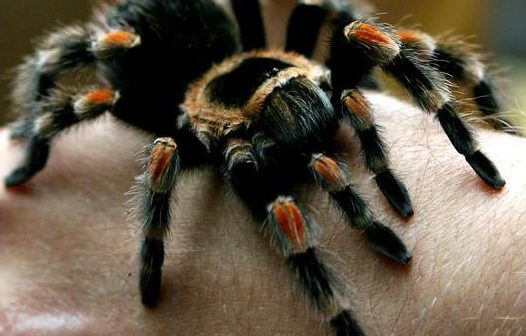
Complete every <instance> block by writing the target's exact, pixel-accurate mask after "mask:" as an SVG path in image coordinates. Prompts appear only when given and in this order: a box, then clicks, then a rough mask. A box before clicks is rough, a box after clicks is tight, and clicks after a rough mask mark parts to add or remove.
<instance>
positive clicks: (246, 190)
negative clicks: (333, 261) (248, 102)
mask: <svg viewBox="0 0 526 336" xmlns="http://www.w3.org/2000/svg"><path fill="white" fill-rule="evenodd" d="M260 140H261V138H260ZM256 152H257V151H256V150H254V148H253V147H252V146H251V144H250V143H248V142H247V141H242V140H232V141H230V142H229V143H228V144H227V148H226V150H225V167H226V169H225V171H224V172H225V175H226V178H227V179H228V180H229V181H230V183H231V185H232V187H233V188H234V190H235V191H236V192H237V194H238V195H239V196H240V197H241V198H242V199H243V201H244V202H245V203H246V204H247V205H248V206H249V208H250V209H251V210H252V211H253V213H254V214H255V215H256V217H258V218H259V219H260V220H262V221H263V225H262V230H263V232H264V234H265V236H267V237H268V238H269V240H270V243H271V245H272V247H273V248H274V249H275V250H276V251H277V252H278V253H279V254H280V255H282V256H283V257H284V258H285V260H286V263H287V265H288V266H289V268H290V269H291V270H292V272H293V273H294V274H295V276H296V278H297V280H298V283H299V284H300V285H301V286H302V288H303V291H304V293H305V295H306V296H307V297H308V298H309V299H310V301H311V302H312V304H313V305H314V306H316V307H317V308H318V309H319V310H320V311H321V312H322V313H324V314H326V315H327V316H329V317H330V318H331V320H330V324H331V326H332V327H333V329H334V330H335V332H336V334H337V335H364V333H363V331H362V329H361V328H360V326H359V325H358V323H357V322H356V320H355V318H354V315H353V313H352V311H351V310H350V309H349V308H347V302H346V295H347V292H346V286H345V284H344V283H343V282H342V281H341V279H340V278H339V277H338V276H337V275H336V273H335V272H334V270H333V269H332V268H331V267H329V266H328V265H326V264H325V263H324V262H323V260H322V258H321V257H320V255H319V253H318V251H317V245H318V237H317V236H318V235H317V234H318V232H319V229H318V227H317V225H316V223H315V221H314V220H313V219H312V218H310V217H309V216H308V215H307V214H306V213H305V211H304V210H303V209H302V207H301V206H300V205H299V204H298V203H297V202H296V200H295V199H294V198H293V197H292V196H290V194H289V193H287V190H286V189H288V187H287V186H284V185H283V184H282V183H275V182H274V181H273V180H272V177H271V176H267V175H268V174H266V172H265V171H264V170H262V169H261V167H262V166H263V165H262V164H261V163H260V162H257V161H256V160H258V157H257V153H256ZM238 167H240V168H241V169H239V168H238ZM250 168H251V169H252V172H248V170H249V169H250ZM247 177H251V178H250V179H247Z"/></svg>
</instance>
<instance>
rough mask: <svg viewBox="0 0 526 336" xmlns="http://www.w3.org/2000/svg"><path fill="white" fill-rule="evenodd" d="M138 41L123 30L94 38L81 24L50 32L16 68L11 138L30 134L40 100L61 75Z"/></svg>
mask: <svg viewBox="0 0 526 336" xmlns="http://www.w3.org/2000/svg"><path fill="white" fill-rule="evenodd" d="M139 44H140V38H139V37H138V36H137V35H135V34H132V33H130V32H127V31H122V30H115V31H110V32H105V33H101V34H100V36H98V37H97V38H96V39H94V37H93V36H92V34H90V32H88V31H87V30H86V29H85V28H83V27H81V26H68V27H65V28H62V29H60V30H57V31H56V32H53V33H51V34H49V35H48V36H47V37H46V38H45V39H44V40H43V42H42V43H40V45H39V46H38V52H37V53H36V54H35V55H33V56H32V57H29V58H27V59H26V60H25V62H24V63H23V64H22V65H21V66H20V67H19V69H18V73H17V78H16V81H15V83H16V85H15V88H14V90H13V100H14V102H15V104H16V106H17V107H18V108H20V109H21V111H22V116H21V117H20V119H19V120H17V121H16V122H15V123H14V125H13V127H12V128H11V138H12V139H29V138H30V137H31V136H32V133H33V131H32V129H33V126H34V125H33V124H34V122H35V120H36V118H38V117H39V116H40V115H41V114H42V111H41V104H39V102H40V101H43V100H45V99H46V98H47V97H48V96H49V94H50V92H51V91H52V90H53V89H54V88H56V87H57V81H58V79H59V78H60V76H61V75H63V74H66V73H68V72H72V71H76V70H79V69H81V68H84V67H87V66H90V65H93V64H94V63H95V62H96V61H97V60H100V59H105V58H108V57H112V56H114V55H116V54H118V53H120V52H122V51H124V50H127V49H129V48H133V47H135V46H137V45H139Z"/></svg>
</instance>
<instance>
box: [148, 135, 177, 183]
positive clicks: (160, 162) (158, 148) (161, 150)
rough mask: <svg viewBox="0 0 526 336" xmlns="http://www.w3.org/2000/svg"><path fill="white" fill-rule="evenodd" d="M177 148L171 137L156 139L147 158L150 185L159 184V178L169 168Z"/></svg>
mask: <svg viewBox="0 0 526 336" xmlns="http://www.w3.org/2000/svg"><path fill="white" fill-rule="evenodd" d="M176 150H177V145H176V144H175V142H174V141H173V140H172V139H171V138H161V139H157V140H156V141H155V143H154V147H153V149H152V152H151V153H150V158H149V160H148V173H149V177H150V185H151V186H152V188H153V189H155V188H156V187H157V186H159V184H160V182H161V178H162V177H163V175H164V173H165V172H166V171H167V170H168V169H169V166H170V162H171V158H172V156H173V155H174V153H175V151H176Z"/></svg>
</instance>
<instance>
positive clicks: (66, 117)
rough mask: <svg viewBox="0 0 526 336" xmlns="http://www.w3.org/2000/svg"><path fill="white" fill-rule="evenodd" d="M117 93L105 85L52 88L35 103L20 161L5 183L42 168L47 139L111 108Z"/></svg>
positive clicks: (19, 181)
mask: <svg viewBox="0 0 526 336" xmlns="http://www.w3.org/2000/svg"><path fill="white" fill-rule="evenodd" d="M118 98H119V94H118V92H115V91H113V90H111V89H108V88H97V89H90V90H86V89H83V90H77V91H67V90H63V89H58V88H57V89H53V90H51V92H50V93H49V97H47V98H46V99H45V100H44V101H41V102H40V103H39V105H40V106H39V109H40V110H41V111H40V115H38V116H35V119H34V120H33V122H32V124H33V127H32V129H31V130H29V131H30V132H31V133H30V134H28V135H27V136H28V138H29V141H28V144H27V146H26V149H25V158H24V161H23V163H22V164H21V165H20V166H19V167H18V168H16V169H15V170H14V171H13V172H12V173H11V174H9V175H8V176H7V177H6V178H5V185H6V186H7V187H10V186H15V185H19V184H22V183H24V182H26V181H27V180H29V179H30V178H31V177H33V176H34V175H35V174H36V173H37V172H39V171H40V170H41V169H43V168H44V166H45V165H46V162H47V160H48V157H49V150H50V148H49V147H50V142H51V140H52V139H53V137H55V136H56V135H57V134H58V133H60V132H62V131H63V130H65V129H67V128H69V127H71V126H73V125H75V124H78V123H80V122H82V121H86V120H90V119H93V118H96V117H98V116H99V115H101V114H103V113H104V112H106V111H108V110H111V109H112V107H113V105H114V104H115V102H116V101H117V100H118Z"/></svg>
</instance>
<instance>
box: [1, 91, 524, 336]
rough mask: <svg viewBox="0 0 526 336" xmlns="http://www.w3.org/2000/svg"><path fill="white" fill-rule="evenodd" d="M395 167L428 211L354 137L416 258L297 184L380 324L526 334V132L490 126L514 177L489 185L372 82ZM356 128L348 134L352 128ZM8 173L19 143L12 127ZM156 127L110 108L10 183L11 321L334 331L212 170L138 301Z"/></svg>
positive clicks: (136, 330)
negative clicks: (373, 242)
mask: <svg viewBox="0 0 526 336" xmlns="http://www.w3.org/2000/svg"><path fill="white" fill-rule="evenodd" d="M369 98H370V99H371V101H372V103H373V104H374V106H375V109H376V112H377V113H376V119H377V121H378V123H379V124H380V125H382V126H383V127H384V129H385V132H384V136H385V138H386V140H387V142H388V143H389V144H390V147H391V152H390V158H391V162H392V164H391V165H392V167H393V168H394V169H395V170H396V171H397V172H398V175H399V176H401V177H402V179H403V180H404V182H405V184H406V185H407V187H408V190H409V192H410V194H411V196H412V200H413V204H414V207H415V216H414V217H413V218H412V219H411V220H410V221H409V222H405V221H403V220H402V219H400V218H399V217H397V216H396V214H395V213H394V211H393V210H392V209H391V208H390V206H389V205H388V204H387V202H386V201H385V200H384V198H383V196H382V195H381V193H380V192H379V191H378V190H377V188H376V186H375V184H374V182H373V181H372V180H371V177H370V175H369V174H368V173H367V172H366V170H365V169H364V168H363V165H362V163H361V159H360V157H359V148H358V147H357V146H355V145H351V146H343V147H342V150H343V151H345V152H346V153H347V156H348V159H349V167H350V169H351V170H352V172H351V174H352V177H353V180H354V181H355V183H356V185H357V187H358V189H359V190H360V191H361V192H362V195H363V196H365V198H366V199H368V200H370V204H371V207H372V209H373V211H374V213H375V214H376V216H377V217H378V219H379V220H381V221H382V222H384V223H386V224H388V225H390V226H391V227H392V228H393V229H394V230H395V231H396V232H398V233H399V235H400V236H401V237H402V239H403V240H404V241H405V242H406V244H407V245H408V247H409V248H410V250H411V251H412V253H413V260H412V262H411V263H410V265H409V266H408V267H400V266H397V265H394V264H392V263H391V262H389V261H387V260H386V259H384V258H383V257H381V256H379V255H378V254H376V253H375V252H373V251H372V250H371V249H369V248H368V247H367V246H366V242H365V239H364V238H363V237H361V235H360V234H359V233H358V232H356V231H353V230H351V229H349V228H348V227H347V226H346V224H345V223H344V221H343V220H340V219H339V217H338V213H337V211H334V210H333V207H332V205H331V204H330V203H329V201H328V197H327V196H325V195H324V194H323V193H322V192H319V191H315V188H312V187H309V188H305V193H304V194H302V195H299V196H300V199H302V200H303V203H304V204H309V205H310V206H309V208H310V210H311V212H312V213H313V215H314V216H315V218H316V219H317V220H318V221H319V223H320V226H321V227H322V229H323V230H324V232H323V235H322V240H321V246H322V247H323V249H324V250H325V251H327V255H328V259H329V260H331V261H332V262H333V264H334V265H335V266H336V268H337V269H338V271H339V272H340V273H341V274H342V275H343V277H344V279H345V280H346V281H347V283H348V284H349V287H350V288H351V289H352V293H353V295H352V305H353V308H354V310H355V311H356V313H357V317H358V319H359V320H360V322H361V325H362V326H363V328H364V329H365V331H366V332H368V334H370V335H383V334H393V335H457V334H466V335H494V334H497V335H500V334H510V335H520V334H521V333H523V332H524V330H526V322H525V321H526V320H525V319H526V317H525V315H524V312H525V311H526V297H525V293H526V285H525V283H526V282H525V280H526V265H525V263H524V260H525V258H524V257H525V252H524V249H523V242H524V241H525V240H526V229H525V226H524V221H525V210H524V209H526V198H525V197H524V196H523V191H524V190H525V187H526V174H524V171H526V169H525V168H526V141H525V140H524V139H521V138H518V137H512V136H509V135H506V134H501V133H496V132H492V131H482V130H481V131H480V132H479V133H480V137H479V138H480V142H481V145H482V148H483V150H484V152H485V153H487V154H488V156H489V157H490V158H491V159H492V160H493V161H494V162H495V164H496V165H497V166H498V168H499V169H500V171H501V173H502V175H503V177H504V178H505V179H506V180H507V182H508V184H507V185H506V187H505V188H504V189H503V190H502V191H500V192H495V191H493V190H490V189H489V188H488V187H487V186H486V185H485V184H484V183H483V182H482V181H481V180H480V179H479V178H478V177H477V176H476V175H475V173H474V172H473V171H472V170H471V168H470V167H469V165H468V164H467V163H466V162H465V161H464V159H463V157H462V156H460V155H458V154H457V153H456V152H455V151H454V149H453V148H452V146H451V144H450V143H449V142H448V140H447V138H446V136H445V135H444V134H443V132H442V130H441V129H440V127H439V125H438V123H436V122H434V121H433V120H432V118H431V117H429V116H426V115H424V114H422V113H421V112H420V111H418V110H417V109H415V108H412V107H409V106H407V105H406V104H402V103H400V102H398V101H396V100H393V99H391V98H388V97H386V96H384V95H381V94H371V95H369ZM345 135H348V132H347V133H345V131H344V132H343V133H342V134H340V141H343V140H341V139H343V138H344V136H345ZM0 139H1V140H0V157H1V158H2V160H1V163H0V176H2V177H3V176H6V175H7V174H8V173H9V172H10V171H11V170H12V169H13V168H14V167H15V166H16V165H17V163H18V162H19V160H20V159H21V155H22V151H21V148H20V147H19V146H17V145H13V144H10V143H9V141H8V140H7V132H6V131H3V132H2V133H1V138H0ZM150 141H151V138H150V136H149V135H147V134H144V133H142V132H139V131H136V130H133V129H131V128H129V127H123V126H122V125H120V124H118V123H117V122H116V121H114V120H113V119H111V118H109V117H105V118H102V120H99V121H96V122H95V123H92V124H86V125H83V126H80V127H79V128H78V129H75V130H72V131H70V132H68V133H67V134H64V135H63V136H61V137H59V138H57V140H56V141H55V142H54V144H53V149H52V153H51V157H50V161H49V164H48V166H47V167H46V168H45V169H44V170H43V172H42V173H40V174H38V175H37V176H36V177H35V178H33V179H32V180H31V181H30V182H28V183H27V184H25V185H24V186H22V187H18V188H15V189H10V190H6V189H0V246H1V249H0V251H1V252H0V270H1V272H0V279H1V280H0V293H2V295H1V299H0V334H2V335H110V334H111V335H114V334H119V335H144V334H146V335H151V334H159V335H164V334H177V335H190V334H191V335H205V334H206V335H210V334H214V335H325V334H327V335H329V328H328V326H327V325H326V324H323V323H321V322H320V321H321V320H322V317H321V316H319V315H318V314H317V313H316V312H315V311H314V310H313V309H312V307H311V306H310V305H308V304H307V301H306V300H305V298H304V297H303V296H302V295H301V293H300V292H299V291H298V290H297V286H296V285H295V283H294V281H293V277H292V276H291V274H289V272H288V270H287V269H286V267H284V266H283V263H282V260H281V259H280V258H279V257H277V256H276V255H275V254H274V253H273V251H272V250H271V249H270V248H269V247H268V242H267V241H266V240H264V239H262V238H261V235H260V233H259V231H258V229H257V227H258V225H257V223H255V222H254V220H253V219H252V217H251V215H250V214H249V212H248V211H247V210H246V209H245V208H244V207H243V206H242V204H241V203H240V202H239V201H238V200H236V199H235V197H230V196H229V195H228V194H227V193H226V192H225V190H226V187H225V186H224V184H223V183H222V182H221V180H220V179H219V178H218V175H217V173H215V172H213V171H211V170H206V171H200V172H196V173H194V174H192V175H191V176H189V177H188V178H187V179H183V180H182V181H181V182H180V183H179V185H178V188H177V193H176V194H177V197H178V204H177V205H176V206H175V212H174V219H173V222H172V228H173V230H172V234H171V239H170V240H169V242H168V244H167V257H166V261H165V266H164V272H163V280H162V281H163V284H162V289H161V300H160V302H159V304H158V306H157V307H156V308H155V309H152V310H150V309H146V308H144V307H143V306H142V305H141V304H140V297H139V294H138V288H137V275H138V272H137V271H138V266H139V263H138V260H137V254H138V239H137V238H136V237H135V233H136V231H137V230H136V228H135V226H134V223H133V221H130V220H128V217H129V216H128V215H127V211H128V210H129V208H130V206H129V205H125V204H124V203H125V202H124V201H125V200H126V199H127V198H128V197H127V196H125V193H126V192H127V190H129V187H130V186H131V185H132V183H133V178H134V176H136V175H137V174H138V173H139V165H138V164H137V163H136V154H137V153H138V152H139V151H140V150H141V149H142V147H143V146H144V145H146V144H148V143H149V142H150ZM355 143H357V142H356V140H353V144H355Z"/></svg>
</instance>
